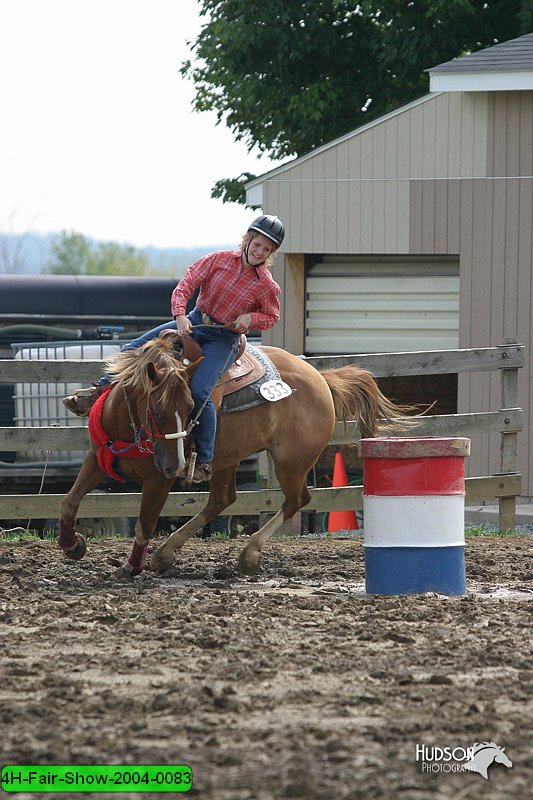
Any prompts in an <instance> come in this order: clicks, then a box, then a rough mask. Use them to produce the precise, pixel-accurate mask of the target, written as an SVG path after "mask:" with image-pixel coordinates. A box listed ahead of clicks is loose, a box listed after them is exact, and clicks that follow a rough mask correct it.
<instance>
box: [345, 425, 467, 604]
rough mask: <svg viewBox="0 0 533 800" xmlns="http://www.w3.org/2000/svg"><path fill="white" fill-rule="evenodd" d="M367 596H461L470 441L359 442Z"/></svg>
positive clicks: (462, 588)
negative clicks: (466, 465) (433, 594)
mask: <svg viewBox="0 0 533 800" xmlns="http://www.w3.org/2000/svg"><path fill="white" fill-rule="evenodd" d="M359 453H360V455H361V456H362V457H363V511H364V547H365V586H366V591H367V592H368V593H369V594H388V595H391V594H417V593H421V592H440V593H441V594H446V595H462V594H465V592H466V575H465V533H464V531H465V526H464V507H465V482H464V460H465V457H466V456H468V455H470V439H464V438H453V437H432V436H427V437H424V436H421V437H417V438H401V439H400V438H385V437H382V438H376V439H361V441H360V443H359Z"/></svg>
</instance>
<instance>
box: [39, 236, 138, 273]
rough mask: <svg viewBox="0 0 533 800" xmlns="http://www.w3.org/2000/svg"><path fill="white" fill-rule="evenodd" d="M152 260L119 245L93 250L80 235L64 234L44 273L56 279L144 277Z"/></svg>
mask: <svg viewBox="0 0 533 800" xmlns="http://www.w3.org/2000/svg"><path fill="white" fill-rule="evenodd" d="M148 265H149V261H148V257H147V255H146V253H144V252H143V251H142V250H136V249H135V248H134V247H132V246H131V245H120V244H117V243H116V242H100V243H98V244H97V245H96V246H91V243H90V241H89V239H87V237H85V236H83V234H81V233H76V231H62V232H61V233H60V234H59V235H58V236H57V237H56V239H54V241H53V242H52V245H51V255H50V258H49V259H48V261H47V262H46V264H45V266H44V269H43V271H44V272H46V273H52V274H54V275H144V274H145V273H146V272H147V270H148Z"/></svg>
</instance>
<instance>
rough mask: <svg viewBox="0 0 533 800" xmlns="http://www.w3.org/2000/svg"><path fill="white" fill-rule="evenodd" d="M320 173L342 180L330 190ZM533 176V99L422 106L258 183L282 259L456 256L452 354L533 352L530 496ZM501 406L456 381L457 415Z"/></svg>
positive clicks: (482, 378)
mask: <svg viewBox="0 0 533 800" xmlns="http://www.w3.org/2000/svg"><path fill="white" fill-rule="evenodd" d="M326 154H327V157H326ZM335 159H336V163H335ZM326 163H327V164H328V176H329V177H332V178H337V179H338V180H337V181H336V182H332V183H331V185H329V182H328V185H327V189H326V184H325V183H324V181H323V177H324V174H325V172H324V168H325V164H326ZM332 170H333V172H332ZM532 174H533V91H524V92H487V93H480V92H477V93H468V94H465V93H460V92H457V93H443V94H439V95H435V96H431V95H429V96H427V97H426V98H423V99H422V100H421V101H420V102H418V103H416V104H415V105H412V106H409V107H405V109H400V110H399V111H398V112H397V113H394V114H392V115H388V116H387V117H386V118H383V120H382V121H379V120H377V121H376V123H375V124H372V125H370V126H368V127H366V128H365V129H362V130H359V131H354V132H353V134H351V135H349V136H346V137H343V138H342V140H339V142H338V143H333V144H332V146H331V148H330V149H329V150H328V149H327V148H326V149H322V148H319V149H318V150H317V152H316V154H310V155H309V156H308V157H305V158H304V159H303V160H302V161H301V162H296V163H294V164H293V165H291V166H289V167H287V168H286V169H283V170H282V171H275V172H274V174H273V175H272V176H271V177H270V178H265V181H264V186H265V197H266V198H267V201H268V204H269V208H272V204H273V203H274V202H276V203H277V205H278V207H279V209H283V214H284V215H285V217H284V221H285V222H286V224H287V228H288V233H287V238H286V242H285V244H284V250H285V251H286V252H288V253H324V252H328V253H329V252H332V253H335V252H336V253H351V254H360V255H364V254H369V255H370V254H372V253H376V251H377V250H379V251H380V253H381V254H383V253H387V254H389V253H390V254H395V253H396V254H406V253H418V254H421V255H423V256H424V257H427V256H429V257H430V256H431V255H432V254H439V253H447V254H460V262H461V300H460V312H459V313H460V341H459V346H461V347H475V346H489V345H495V344H499V343H500V341H501V340H502V337H503V335H504V334H505V335H509V336H511V335H513V334H512V332H513V331H515V335H516V336H518V338H519V339H521V340H523V341H524V342H525V343H526V344H527V345H530V347H529V348H528V352H529V353H530V362H531V363H529V364H528V365H527V366H526V368H525V369H524V370H522V371H521V374H520V388H519V391H520V401H519V402H520V405H521V406H522V407H523V408H524V410H525V419H526V425H527V427H526V429H525V431H524V434H523V435H522V436H521V437H519V439H520V442H519V454H520V463H521V468H522V469H523V470H524V473H525V475H526V476H527V480H526V482H525V485H524V492H525V494H528V495H530V496H533V447H532V445H531V444H530V439H531V436H530V433H529V431H530V428H529V408H530V406H531V404H532V402H533V396H532V393H533V384H532V381H531V379H530V376H531V374H533V361H531V360H532V359H533V348H532V347H531V341H532V337H533V330H532V329H531V328H532V324H531V307H532V304H533V298H532V293H533V288H532V275H531V272H532V270H533V263H532V262H533V255H532V252H531V251H532V246H533V245H532V227H533V186H532V183H533V181H532V179H531V178H530V177H524V176H531V175H532ZM383 176H384V177H385V180H383ZM486 176H488V177H489V180H486V181H485V180H480V179H483V178H484V177H486ZM491 176H495V177H496V180H490V177H491ZM510 176H511V177H515V176H521V177H520V180H516V181H509V180H508V178H509V177H510ZM306 178H312V179H313V180H312V181H306V180H305V179H306ZM396 178H398V181H396V180H395V179H396ZM422 178H425V180H422ZM302 179H303V180H302ZM373 179H374V180H373ZM375 179H377V181H376V180H375ZM274 183H277V189H276V191H275V192H274V191H273V184H274ZM270 184H272V187H270V186H269V185H270ZM271 188H272V191H271ZM284 324H285V325H287V324H289V323H288V322H287V320H286V321H285V323H284ZM396 345H397V343H393V346H392V347H391V349H392V350H396V349H398V347H397V346H396ZM343 349H346V351H347V350H348V349H350V350H351V349H352V348H351V347H348V346H347V345H346V347H342V346H341V347H340V350H341V351H342V350H343ZM336 352H338V350H337V351H336ZM498 394H499V384H498V376H497V375H494V376H489V375H484V374H482V373H481V374H473V375H470V376H468V375H465V376H460V377H459V411H471V410H475V409H476V408H488V407H489V406H490V407H491V408H497V407H498V405H499V398H498ZM469 469H470V474H474V473H477V474H483V473H485V474H488V473H489V472H497V471H498V469H499V441H498V437H491V441H490V444H489V445H488V446H487V445H480V446H479V447H478V446H477V444H475V446H474V448H473V454H472V456H471V458H470V467H469Z"/></svg>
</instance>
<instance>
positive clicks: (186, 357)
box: [159, 331, 265, 411]
mask: <svg viewBox="0 0 533 800" xmlns="http://www.w3.org/2000/svg"><path fill="white" fill-rule="evenodd" d="M159 335H160V336H162V337H164V336H172V337H174V338H175V339H176V344H175V346H174V349H175V350H176V356H177V358H178V361H181V362H182V363H183V364H190V363H193V362H194V361H198V359H200V358H202V357H203V351H202V348H201V346H200V345H199V344H198V342H197V341H196V340H195V339H193V338H192V337H191V336H181V335H180V334H176V333H175V331H163V333H161V334H159ZM246 344H247V340H246V336H245V335H244V333H242V334H241V337H240V346H239V351H238V353H237V358H236V359H235V361H234V362H233V364H232V365H231V367H230V368H229V369H228V371H227V372H226V373H225V375H223V377H222V380H221V381H220V383H218V384H217V385H216V386H215V388H214V389H213V393H212V395H211V399H212V401H213V405H214V406H215V409H216V410H217V411H218V410H219V408H220V406H221V404H222V400H223V399H224V397H225V396H226V395H227V394H232V393H233V392H237V391H238V390H239V389H243V388H244V387H245V386H250V385H251V384H252V383H255V382H256V381H257V380H259V378H262V377H263V375H264V374H265V365H264V364H262V363H261V362H260V361H258V359H257V358H255V356H253V355H252V353H250V351H249V350H247V349H246Z"/></svg>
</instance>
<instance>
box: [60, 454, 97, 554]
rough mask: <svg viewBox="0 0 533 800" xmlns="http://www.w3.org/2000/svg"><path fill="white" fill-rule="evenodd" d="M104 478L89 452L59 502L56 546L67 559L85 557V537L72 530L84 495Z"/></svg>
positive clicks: (94, 456) (95, 460)
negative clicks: (72, 482)
mask: <svg viewBox="0 0 533 800" xmlns="http://www.w3.org/2000/svg"><path fill="white" fill-rule="evenodd" d="M104 477H105V472H104V471H103V470H102V469H100V467H99V466H98V460H97V458H96V455H95V454H94V453H93V452H92V450H89V451H88V452H87V454H86V455H85V458H84V459H83V464H82V465H81V467H80V471H79V473H78V477H77V478H76V480H75V481H74V485H73V486H72V489H71V490H70V492H68V494H66V495H65V497H64V498H63V501H62V502H61V509H60V514H59V538H58V540H57V544H58V546H59V547H60V548H61V549H62V550H63V552H64V553H65V555H66V556H67V558H72V559H74V560H76V561H77V560H79V559H80V558H83V556H84V555H85V552H86V550H87V543H86V541H85V537H84V536H83V535H82V534H81V533H76V531H75V529H74V523H75V522H76V514H77V512H78V508H79V507H80V503H81V501H82V500H83V498H84V497H85V495H86V494H88V492H90V491H91V489H95V488H96V487H97V486H98V484H99V483H101V482H102V481H103V479H104Z"/></svg>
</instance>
